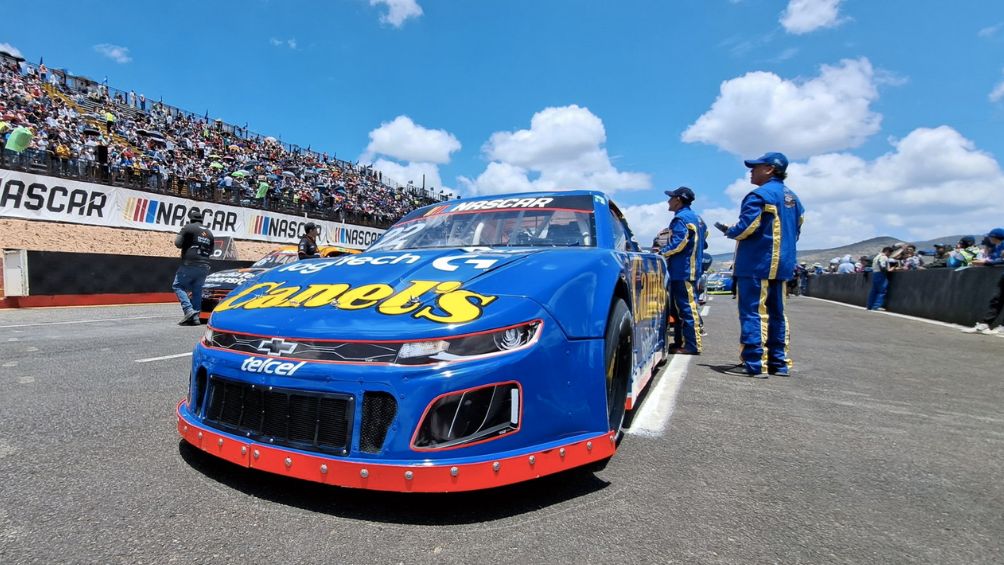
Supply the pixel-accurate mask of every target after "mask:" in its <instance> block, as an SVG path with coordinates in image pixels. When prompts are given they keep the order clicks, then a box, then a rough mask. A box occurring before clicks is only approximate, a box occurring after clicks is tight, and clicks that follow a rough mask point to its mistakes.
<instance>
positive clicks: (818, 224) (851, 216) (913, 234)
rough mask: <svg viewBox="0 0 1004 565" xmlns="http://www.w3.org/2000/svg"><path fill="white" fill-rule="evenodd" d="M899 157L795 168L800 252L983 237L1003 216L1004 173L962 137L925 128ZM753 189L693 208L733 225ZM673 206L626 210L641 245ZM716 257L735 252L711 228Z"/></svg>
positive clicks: (845, 156) (841, 158)
mask: <svg viewBox="0 0 1004 565" xmlns="http://www.w3.org/2000/svg"><path fill="white" fill-rule="evenodd" d="M892 145H893V147H892V150H891V151H890V152H888V153H886V154H885V155H882V156H880V157H878V158H877V159H874V160H871V161H867V160H864V159H862V158H860V157H857V156H855V155H852V154H849V153H829V154H824V155H817V156H814V157H811V158H810V159H808V161H806V162H795V163H791V165H789V167H788V181H787V184H788V185H789V186H790V187H791V188H792V189H793V190H794V191H795V192H796V193H797V194H798V196H799V198H800V199H801V200H802V204H803V205H804V206H805V208H806V216H805V224H804V225H803V229H802V238H801V240H800V241H799V248H800V249H825V248H830V247H838V246H841V245H845V244H848V243H853V242H856V241H861V240H864V239H868V238H870V237H876V236H882V235H891V236H894V237H900V238H902V239H905V240H917V241H919V240H926V239H931V238H935V237H940V236H944V235H952V234H960V233H962V234H965V233H971V234H979V233H985V232H986V230H988V229H990V228H992V227H995V226H998V225H1000V224H1001V223H1004V222H1001V218H1002V217H1004V203H1002V201H1001V199H1000V194H1001V193H1002V192H1004V172H1002V171H1001V167H1000V165H999V163H997V161H996V160H995V159H994V158H993V157H992V156H991V155H990V154H988V153H985V152H983V151H980V150H978V149H977V148H976V146H975V144H974V143H973V142H972V141H970V140H968V139H966V138H965V137H963V136H962V135H961V134H960V133H959V132H957V131H956V130H954V129H952V128H950V127H948V126H941V127H937V128H918V129H915V130H914V131H912V132H910V134H908V135H907V136H906V137H904V138H903V139H900V140H894V141H892ZM753 188H754V187H753V185H751V184H750V183H749V179H748V178H741V179H736V181H735V182H733V183H732V184H731V185H729V186H728V188H726V190H725V193H726V194H727V195H728V196H729V198H730V199H731V200H732V204H733V205H732V206H731V207H718V208H711V209H702V207H701V205H700V203H701V195H700V194H698V199H697V201H696V202H695V207H694V209H695V210H696V211H697V213H698V214H700V215H701V216H702V217H704V220H705V222H707V224H708V225H709V226H711V225H713V224H714V222H716V221H721V222H724V223H727V224H731V223H734V222H735V221H736V218H737V217H738V214H739V204H740V202H741V201H742V198H743V197H744V196H745V195H746V194H747V193H748V192H749V191H750V190H752V189H753ZM665 210H666V205H665V203H663V202H660V203H658V204H644V205H640V206H629V207H627V208H626V209H625V210H624V213H625V215H627V217H628V220H629V221H630V222H631V225H632V228H633V229H634V230H635V232H636V234H638V241H639V243H642V244H646V243H648V242H651V239H652V237H654V236H655V234H656V233H658V231H659V229H661V228H662V227H663V226H665V225H666V224H667V223H668V222H669V219H670V213H668V212H665ZM709 243H710V246H709V249H710V251H711V252H712V253H721V252H727V251H730V250H731V249H732V248H733V246H734V242H732V241H731V240H727V239H725V238H724V237H722V236H721V235H720V234H719V233H718V232H717V231H716V230H714V229H711V238H710V240H709Z"/></svg>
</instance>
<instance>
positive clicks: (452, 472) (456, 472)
mask: <svg viewBox="0 0 1004 565" xmlns="http://www.w3.org/2000/svg"><path fill="white" fill-rule="evenodd" d="M459 474H460V469H457V468H456V467H450V476H451V477H456V476H457V475H459Z"/></svg>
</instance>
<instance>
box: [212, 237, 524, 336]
mask: <svg viewBox="0 0 1004 565" xmlns="http://www.w3.org/2000/svg"><path fill="white" fill-rule="evenodd" d="M541 252H542V250H541V249H534V248H529V249H528V248H520V249H511V250H510V249H506V250H500V249H487V248H477V249H473V248H472V249H459V248H449V249H429V250H408V251H376V252H371V253H362V254H359V255H346V256H342V257H337V258H332V259H312V260H306V261H299V262H297V263H292V264H290V265H285V266H283V267H278V268H275V269H271V270H269V271H267V272H264V273H262V274H260V275H259V276H258V277H257V278H255V279H254V280H252V281H249V282H246V283H244V284H243V285H242V286H241V287H239V288H237V289H235V290H234V292H232V293H231V294H230V295H229V296H228V298H227V299H226V300H224V301H222V302H220V304H219V305H218V306H217V307H216V309H215V310H214V312H213V315H212V318H211V319H210V322H209V323H210V325H211V326H212V327H214V328H215V329H218V330H225V331H232V332H237V333H248V334H256V335H278V336H284V337H299V338H309V339H422V338H424V337H436V336H443V335H449V334H454V333H468V332H476V331H481V330H484V329H492V328H497V327H503V326H505V325H509V324H513V323H519V322H523V321H528V319H532V318H533V317H534V316H538V315H539V312H540V307H539V305H537V303H535V302H533V301H528V300H525V298H524V297H520V296H514V295H509V294H507V293H500V292H492V293H491V294H487V293H483V292H479V290H478V286H479V281H480V280H483V279H485V278H486V277H498V276H500V275H501V274H502V273H511V275H512V276H513V277H518V276H519V274H518V270H514V269H512V267H513V266H514V265H517V264H519V263H521V262H524V261H525V260H526V259H527V258H528V257H531V256H533V255H536V254H539V253H541ZM493 286H495V287H496V288H499V287H498V285H493Z"/></svg>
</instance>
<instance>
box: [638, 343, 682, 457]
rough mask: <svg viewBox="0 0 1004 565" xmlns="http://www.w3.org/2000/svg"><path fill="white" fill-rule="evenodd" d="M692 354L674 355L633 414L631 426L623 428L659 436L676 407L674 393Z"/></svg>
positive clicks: (678, 386) (650, 435)
mask: <svg viewBox="0 0 1004 565" xmlns="http://www.w3.org/2000/svg"><path fill="white" fill-rule="evenodd" d="M693 358H694V356H693V355H674V356H673V358H672V359H671V360H670V361H669V363H668V364H667V365H666V366H665V367H663V369H662V378H660V379H659V382H658V384H657V385H656V386H655V388H653V389H652V390H651V391H649V394H648V397H647V398H646V399H645V401H644V402H643V403H642V405H641V408H639V409H638V413H637V414H635V417H634V421H632V422H631V427H630V428H628V429H627V430H624V433H628V434H631V435H636V436H647V437H659V436H661V435H662V434H663V433H664V432H665V431H666V425H667V424H669V419H670V417H672V415H673V408H675V407H676V393H677V392H678V391H679V390H680V385H682V384H683V379H685V378H686V377H687V368H688V367H689V366H690V360H691V359H693Z"/></svg>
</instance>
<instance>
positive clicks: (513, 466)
mask: <svg viewBox="0 0 1004 565" xmlns="http://www.w3.org/2000/svg"><path fill="white" fill-rule="evenodd" d="M534 314H539V316H538V317H542V318H543V319H544V321H543V329H542V332H543V333H542V335H541V337H540V339H539V340H538V342H537V343H536V345H535V346H532V347H529V348H527V349H523V350H519V351H514V352H512V353H507V354H505V355H500V356H495V357H488V358H484V359H480V360H475V361H469V362H460V363H452V364H447V365H430V366H416V367H402V366H381V365H379V364H375V365H374V364H369V363H358V362H346V363H326V362H320V361H317V362H315V361H307V362H303V363H301V362H299V361H296V360H287V359H286V358H282V359H281V360H280V361H283V363H281V364H278V365H277V364H276V363H278V361H275V360H274V358H269V357H267V356H263V355H254V354H251V353H241V352H236V351H232V350H224V349H220V348H218V347H207V346H206V345H205V344H203V343H200V344H198V345H197V346H196V348H195V351H194V352H193V356H192V372H191V376H190V383H189V390H190V396H189V400H186V401H183V402H181V403H180V404H179V405H178V407H177V416H178V431H179V433H180V434H181V436H182V437H183V438H184V439H185V441H187V442H188V443H190V444H192V445H194V446H195V447H198V448H199V449H201V450H203V451H205V452H207V453H210V454H212V455H214V456H217V457H221V458H223V459H226V460H228V461H231V462H232V463H236V464H238V465H242V466H245V467H250V468H256V469H260V470H264V471H268V472H273V473H277V474H281V475H284V476H292V477H296V478H301V479H304V480H311V481H317V482H322V483H327V484H334V485H340V486H345V487H352V488H367V489H375V490H389V491H402V492H446V491H462V490H476V489H484V488H491V487H497V486H501V485H506V484H511V483H516V482H521V481H525V480H529V479H533V478H536V477H540V476H543V475H548V474H551V473H557V472H560V471H563V470H566V469H571V468H573V467H577V466H581V465H586V464H588V463H591V462H595V461H601V460H604V459H607V458H609V457H611V456H612V455H613V454H614V452H615V450H616V445H615V444H614V442H613V439H612V438H613V435H612V434H611V433H610V432H609V430H608V426H607V415H606V394H605V379H604V376H605V375H604V365H603V362H602V359H603V351H604V344H603V340H599V339H586V340H571V341H570V340H567V338H566V337H565V336H564V334H563V332H561V330H560V329H559V328H558V325H557V324H556V323H554V322H553V320H552V319H550V318H548V317H546V315H544V314H542V313H539V312H534ZM529 318H530V319H534V316H530V317H529ZM269 364H271V365H269ZM269 367H272V368H271V369H270V368H269ZM280 367H281V368H282V369H281V370H280ZM273 369H274V370H273ZM207 383H208V384H207ZM507 383H514V384H516V385H517V386H518V400H519V402H518V403H515V401H514V403H513V406H514V407H515V408H514V412H513V414H514V415H513V418H514V419H513V420H512V422H513V423H517V424H518V426H517V427H516V428H515V429H511V430H509V431H508V432H502V433H501V434H500V435H497V436H492V437H488V436H485V438H484V439H482V440H478V441H471V442H470V443H464V444H462V445H452V446H450V445H443V446H442V447H437V448H431V447H428V446H427V445H422V444H420V443H419V442H418V438H419V433H418V430H419V429H420V424H421V423H422V422H423V421H425V419H426V417H427V416H430V417H431V415H430V413H429V412H428V410H430V409H431V407H432V406H433V404H434V403H435V402H436V401H437V399H439V398H442V397H444V396H457V395H458V393H465V394H466V393H467V392H470V391H473V390H478V389H479V388H487V387H492V386H503V385H506V384H507ZM216 387H224V396H222V397H221V398H222V399H223V400H222V404H220V403H216V402H215V400H210V399H216V398H217V397H216V396H215V393H213V394H210V393H209V392H207V391H212V390H217V388H216ZM193 391H194V392H193ZM241 391H243V392H241ZM265 391H268V392H265ZM231 394H233V395H234V396H230V395H231ZM249 394H250V396H249ZM284 395H288V404H286V402H287V400H284V398H285V396H284ZM376 396H379V397H380V398H382V399H384V400H387V401H389V400H391V399H393V401H394V402H392V403H390V404H395V405H396V412H394V411H393V410H392V411H391V412H390V416H389V418H390V419H387V418H386V417H383V418H378V417H377V416H376V412H370V411H367V402H368V400H370V399H373V398H376ZM192 398H195V400H192ZM231 398H239V399H240V400H239V402H238V403H236V404H233V403H228V402H229V400H228V399H231ZM318 398H319V399H320V400H316V404H311V403H313V402H315V399H318ZM492 398H495V397H494V396H492ZM270 399H271V400H270ZM329 400H330V403H328V404H325V403H326V402H328V401H329ZM461 400H463V398H461ZM271 401H277V402H279V405H278V406H279V409H280V411H279V412H275V411H273V409H272V408H271V407H272V406H273V405H272V404H268V403H269V402H271ZM189 402H192V403H193V404H192V405H191V406H190V405H189ZM262 403H266V404H268V406H269V408H268V410H267V411H265V410H262V406H263V404H262ZM294 404H295V405H296V406H297V407H298V408H297V409H295V410H294V409H293V407H294ZM322 405H323V406H322ZM303 406H309V407H310V408H303ZM314 406H316V407H317V408H316V410H317V412H316V416H315V412H314V411H313V410H315V408H313V407H314ZM324 406H327V407H328V408H331V409H332V410H334V409H335V408H338V407H344V408H338V410H336V412H337V414H336V415H335V416H332V414H333V412H331V411H326V412H325V411H322V410H321V409H322V408H323V407H324ZM374 406H375V405H374ZM287 408H288V411H286V412H282V411H281V410H286V409H287ZM234 410H236V412H234ZM260 410H261V411H260ZM259 411H260V412H259ZM322 412H324V416H323V420H322V419H321V418H322V416H321V413H322ZM259 413H260V414H262V416H261V418H259V417H258V416H254V417H253V423H254V425H252V426H250V427H248V426H245V425H244V421H245V416H244V415H245V414H259ZM503 413H504V412H503ZM517 413H518V418H517V415H516V414H517ZM274 414H280V415H281V417H280V418H279V419H276V418H273V417H272V416H273V415H274ZM282 417H284V418H287V420H286V422H287V423H286V424H285V426H286V427H285V428H284V430H285V431H282V426H283V424H282V422H281V421H280V420H281V418H282ZM371 417H372V419H371ZM486 418H487V416H486ZM440 421H443V420H440ZM453 421H456V422H458V426H460V424H459V422H460V421H461V420H457V419H456V417H455V416H454V420H453ZM276 422H279V426H280V432H276V431H275V430H276V428H275V427H274V425H275V424H276ZM314 422H316V424H315V423H314ZM321 422H324V423H325V424H326V425H322V424H321ZM378 422H379V425H376V424H377V423H378ZM266 423H267V425H266ZM304 423H306V425H307V428H310V429H311V430H313V431H311V430H308V432H309V433H308V434H307V436H305V435H304V433H303V429H304V427H303V425H304ZM259 424H261V425H260V426H259ZM448 425H449V427H450V429H451V430H452V429H453V424H452V423H449V424H448ZM315 426H316V427H315ZM461 427H462V426H461ZM268 430H272V431H268ZM294 430H295V431H297V433H294ZM341 431H345V433H341ZM325 434H331V435H325ZM322 435H325V437H326V441H323V442H322V441H319V439H318V438H320V437H321V436H322ZM310 438H313V440H311V439H310ZM374 438H376V439H374ZM312 441H313V443H312ZM255 454H257V457H255Z"/></svg>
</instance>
